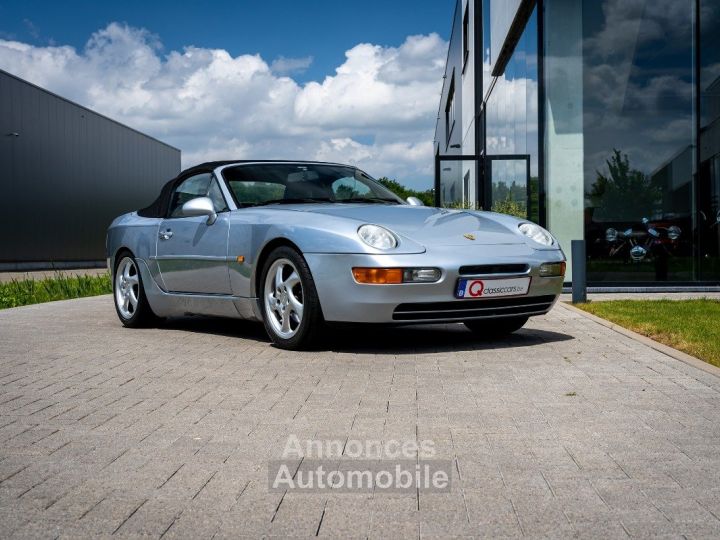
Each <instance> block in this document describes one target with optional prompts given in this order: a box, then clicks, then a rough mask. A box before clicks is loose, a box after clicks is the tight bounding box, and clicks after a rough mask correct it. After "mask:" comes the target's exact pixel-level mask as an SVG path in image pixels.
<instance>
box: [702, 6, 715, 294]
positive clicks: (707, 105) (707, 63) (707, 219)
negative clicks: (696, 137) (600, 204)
mask: <svg viewBox="0 0 720 540" xmlns="http://www.w3.org/2000/svg"><path fill="white" fill-rule="evenodd" d="M700 17H701V20H700V145H699V146H700V168H699V170H698V175H697V178H698V180H697V190H696V193H697V197H696V200H697V232H698V234H697V242H698V246H697V252H698V278H699V279H701V280H706V281H711V280H720V8H719V7H718V5H717V2H716V1H712V0H701V2H700Z"/></svg>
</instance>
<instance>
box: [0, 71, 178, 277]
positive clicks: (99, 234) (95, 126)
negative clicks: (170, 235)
mask: <svg viewBox="0 0 720 540" xmlns="http://www.w3.org/2000/svg"><path fill="white" fill-rule="evenodd" d="M179 171H180V150H178V149H177V148H173V147H171V146H169V145H167V144H165V143H162V142H160V141H158V140H156V139H153V138H151V137H148V136H147V135H143V134H142V133H139V132H137V131H135V130H133V129H130V128H128V127H126V126H123V125H122V124H119V123H117V122H115V121H113V120H110V119H109V118H106V117H104V116H101V115H99V114H97V113H94V112H92V111H90V110H88V109H86V108H84V107H81V106H79V105H76V104H74V103H71V102H69V101H67V100H65V99H63V98H61V97H58V96H56V95H54V94H51V93H50V92H47V91H45V90H43V89H42V88H39V87H37V86H34V85H32V84H30V83H28V82H26V81H23V80H22V79H18V78H17V77H15V76H13V75H10V74H9V73H6V72H4V71H2V70H0V269H13V268H32V267H51V266H53V265H57V266H59V267H62V266H69V265H76V266H77V265H85V264H88V263H91V262H99V261H103V260H104V257H105V232H106V229H107V227H108V225H109V224H110V222H111V221H112V220H113V219H114V218H115V217H117V216H118V215H120V214H123V213H126V212H129V211H132V210H137V209H138V208H141V207H143V206H146V205H148V204H149V203H151V202H152V201H153V199H155V197H157V195H158V193H159V192H160V187H161V186H162V185H163V184H164V183H165V182H167V180H169V179H171V178H173V177H174V176H176V175H177V174H178V172H179Z"/></svg>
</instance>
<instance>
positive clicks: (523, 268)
mask: <svg viewBox="0 0 720 540" xmlns="http://www.w3.org/2000/svg"><path fill="white" fill-rule="evenodd" d="M528 269H529V266H528V265H527V264H475V265H469V266H461V267H460V275H461V276H478V275H487V274H524V273H525V272H527V271H528Z"/></svg>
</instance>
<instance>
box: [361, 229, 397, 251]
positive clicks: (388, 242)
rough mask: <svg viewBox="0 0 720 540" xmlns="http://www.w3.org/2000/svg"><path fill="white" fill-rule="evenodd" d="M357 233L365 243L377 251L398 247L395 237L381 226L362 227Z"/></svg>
mask: <svg viewBox="0 0 720 540" xmlns="http://www.w3.org/2000/svg"><path fill="white" fill-rule="evenodd" d="M357 233H358V236H359V237H360V239H361V240H362V241H363V242H365V243H366V244H367V245H368V246H370V247H374V248H375V249H392V248H394V247H395V246H397V239H396V238H395V235H394V234H393V233H391V232H390V231H388V230H387V229H385V228H383V227H380V226H379V225H362V226H361V227H360V228H359V229H358V230H357Z"/></svg>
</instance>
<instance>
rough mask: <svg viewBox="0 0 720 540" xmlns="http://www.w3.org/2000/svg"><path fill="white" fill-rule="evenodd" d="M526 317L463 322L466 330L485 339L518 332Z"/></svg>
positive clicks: (526, 319)
mask: <svg viewBox="0 0 720 540" xmlns="http://www.w3.org/2000/svg"><path fill="white" fill-rule="evenodd" d="M527 321H528V317H504V318H502V319H474V320H470V321H465V323H464V324H465V326H467V327H468V330H472V331H473V332H475V333H477V334H481V335H482V336H484V337H487V338H494V337H501V336H506V335H508V334H512V333H513V332H515V331H516V330H520V329H521V328H522V327H523V326H524V324H525V323H526V322H527Z"/></svg>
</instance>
